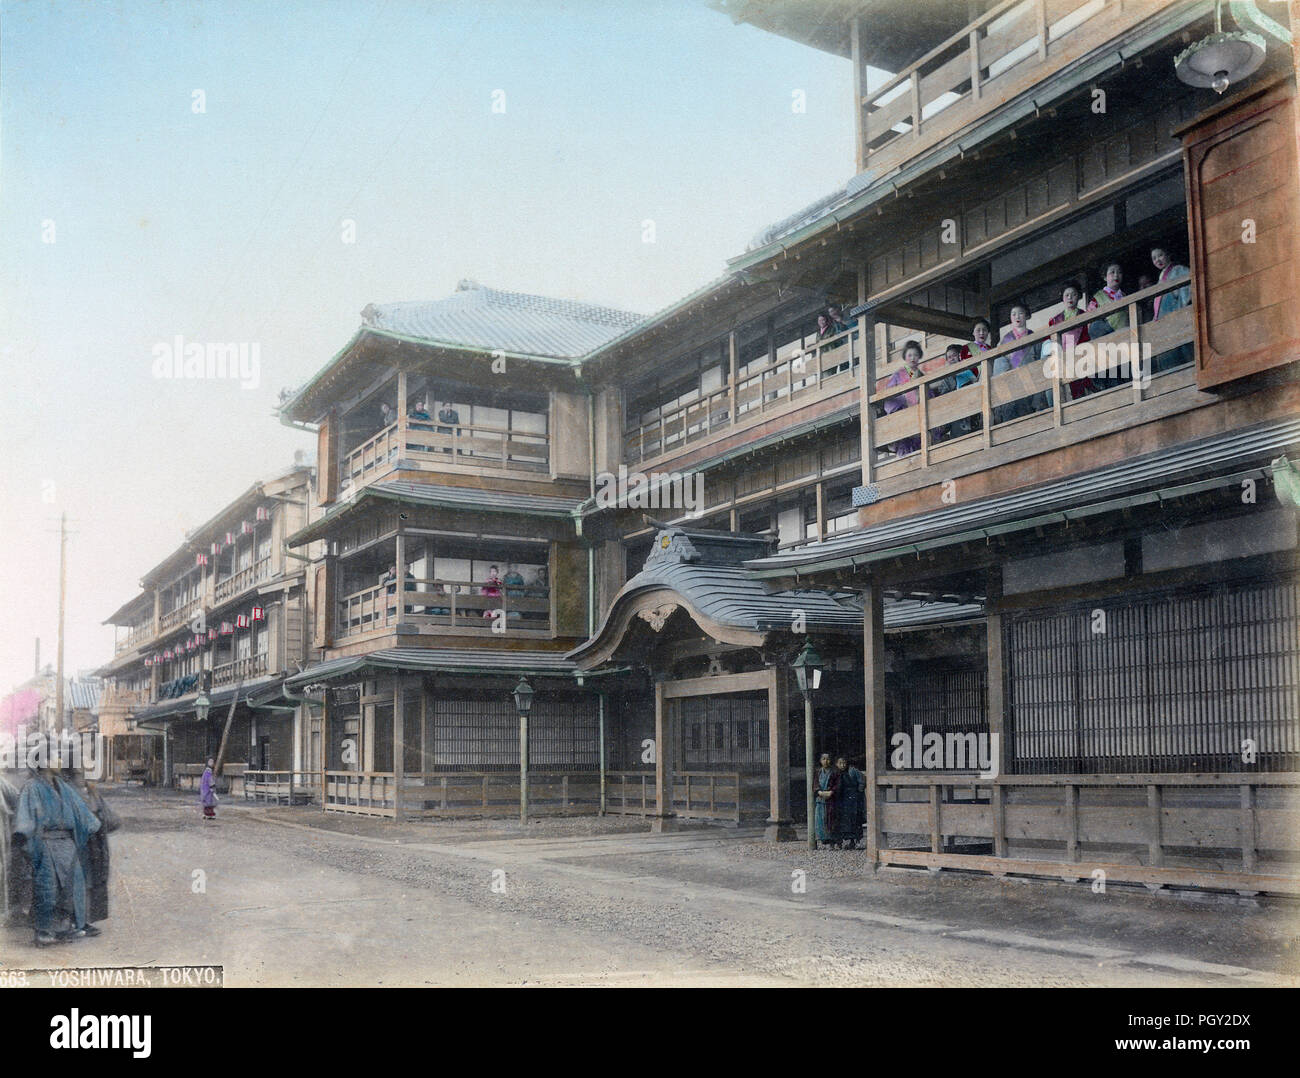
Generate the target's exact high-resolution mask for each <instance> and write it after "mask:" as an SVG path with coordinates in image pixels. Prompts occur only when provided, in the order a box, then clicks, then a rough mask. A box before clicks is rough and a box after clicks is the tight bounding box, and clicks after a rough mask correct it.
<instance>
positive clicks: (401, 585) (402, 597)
mask: <svg viewBox="0 0 1300 1078" xmlns="http://www.w3.org/2000/svg"><path fill="white" fill-rule="evenodd" d="M395 543H396V547H397V556H396V563H395V566H394V568H395V570H396V572H397V582H396V584H395V585H394V591H395V592H396V596H397V605H396V606H394V608H393V611H394V614H393V616H394V618H395V619H396V620H397V621H399V622H400V621H401V620H402V612H403V611H404V610H405V609H406V606H405V605H404V604H405V602H406V533H405V532H404V531H403V530H402V523H401V521H398V522H397V539H396V541H395ZM387 617H388V597H387V596H385V597H384V619H385V620H384V624H388V621H387Z"/></svg>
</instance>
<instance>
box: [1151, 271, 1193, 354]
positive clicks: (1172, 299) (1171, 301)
mask: <svg viewBox="0 0 1300 1078" xmlns="http://www.w3.org/2000/svg"><path fill="white" fill-rule="evenodd" d="M1151 264H1152V265H1153V266H1155V268H1156V269H1157V270H1159V271H1160V278H1159V283H1160V284H1163V283H1164V282H1165V281H1173V280H1177V279H1178V278H1179V277H1190V276H1191V270H1189V269H1188V268H1187V267H1186V266H1184V265H1182V264H1181V263H1178V262H1175V261H1174V260H1173V259H1172V258H1170V257H1169V252H1168V251H1166V250H1165V249H1164V248H1163V247H1153V248H1151ZM1191 303H1192V288H1191V285H1183V287H1182V288H1175V289H1174V290H1173V291H1172V292H1166V293H1165V294H1164V295H1163V296H1156V298H1155V300H1154V301H1153V306H1152V313H1151V319H1152V321H1156V320H1158V319H1160V318H1163V317H1164V316H1165V315H1168V314H1172V313H1173V312H1174V311H1178V310H1182V308H1184V307H1190V306H1191ZM1192 357H1193V353H1192V346H1191V345H1190V344H1180V345H1179V346H1178V347H1177V348H1171V349H1169V351H1167V352H1161V353H1160V355H1158V356H1156V357H1155V359H1154V360H1152V363H1151V371H1152V373H1153V374H1155V373H1159V372H1160V371H1167V370H1169V369H1170V368H1172V367H1180V366H1182V365H1183V364H1184V363H1190V362H1191V361H1192Z"/></svg>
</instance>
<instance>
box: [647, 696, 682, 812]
mask: <svg viewBox="0 0 1300 1078" xmlns="http://www.w3.org/2000/svg"><path fill="white" fill-rule="evenodd" d="M672 706H673V705H672V704H671V703H670V702H669V701H667V700H665V699H664V685H663V682H662V681H656V682H655V798H656V809H657V812H656V813H655V817H654V820H653V822H652V824H651V828H652V830H654V831H668V830H671V829H672V820H673V817H674V815H675V813H674V812H673V753H674V752H675V751H676V747H675V746H674V745H673V740H674V738H673V733H674V731H673V729H672V726H673V721H672V715H671V714H670V709H671V708H672Z"/></svg>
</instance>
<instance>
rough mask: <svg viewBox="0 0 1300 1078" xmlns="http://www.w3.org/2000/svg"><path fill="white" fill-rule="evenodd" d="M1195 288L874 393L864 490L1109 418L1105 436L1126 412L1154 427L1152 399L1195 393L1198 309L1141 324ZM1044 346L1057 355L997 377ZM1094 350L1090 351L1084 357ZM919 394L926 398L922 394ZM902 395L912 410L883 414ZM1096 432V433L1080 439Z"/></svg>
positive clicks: (1094, 314)
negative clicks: (1085, 333)
mask: <svg viewBox="0 0 1300 1078" xmlns="http://www.w3.org/2000/svg"><path fill="white" fill-rule="evenodd" d="M1190 283H1191V281H1190V278H1187V277H1183V278H1176V279H1173V280H1169V281H1165V282H1162V283H1160V284H1157V285H1154V286H1152V287H1151V288H1147V289H1143V290H1142V291H1140V292H1135V293H1133V294H1132V295H1131V296H1125V297H1123V298H1122V299H1120V300H1118V301H1116V302H1114V303H1109V304H1107V305H1106V306H1104V307H1098V308H1097V309H1096V310H1093V311H1088V312H1087V313H1086V315H1084V316H1082V317H1079V318H1076V319H1072V320H1071V321H1069V322H1067V323H1063V324H1057V325H1055V326H1050V327H1048V328H1045V329H1041V330H1037V331H1036V332H1033V333H1030V334H1029V335H1027V336H1025V337H1021V338H1020V339H1019V340H1016V341H1014V342H1010V343H1007V344H1003V345H999V346H998V347H996V348H993V349H990V350H989V351H987V352H981V353H979V354H978V355H976V356H972V357H971V358H970V359H966V360H962V361H960V362H958V363H952V364H948V365H944V366H940V367H936V368H935V369H933V370H929V371H925V373H924V374H923V375H922V376H921V377H920V378H915V379H913V380H911V381H908V382H904V383H902V384H900V385H897V386H891V387H889V388H888V389H882V390H878V391H877V392H876V393H875V395H874V396H872V397H871V406H872V407H871V408H870V409H869V414H870V416H871V418H870V421H869V423H868V438H869V443H868V444H869V447H870V449H871V452H870V454H869V456H868V461H867V472H868V474H867V479H868V481H877V480H887V479H889V478H891V477H893V476H897V475H902V474H904V473H907V472H911V471H913V470H915V469H918V468H919V469H922V470H924V469H928V468H930V467H932V466H936V465H941V464H946V463H948V462H949V461H952V460H954V459H956V458H960V457H963V456H965V455H966V454H969V453H978V452H981V451H983V450H986V449H991V448H993V447H995V446H1002V445H1005V444H1007V443H1009V442H1014V441H1016V440H1017V439H1020V438H1025V437H1028V436H1030V435H1035V434H1041V433H1043V432H1045V431H1050V430H1053V429H1056V430H1058V431H1059V430H1060V429H1061V428H1063V427H1067V426H1070V425H1072V424H1076V423H1079V422H1081V421H1084V420H1088V419H1092V418H1093V417H1097V416H1102V415H1105V416H1106V417H1107V418H1106V420H1105V421H1104V422H1105V423H1106V425H1107V427H1108V429H1111V428H1113V427H1115V426H1123V425H1127V423H1126V417H1125V415H1124V414H1123V413H1125V412H1127V413H1129V414H1130V416H1131V419H1130V420H1129V421H1131V422H1141V421H1143V420H1144V419H1146V418H1152V415H1153V413H1152V411H1151V408H1152V407H1153V405H1152V402H1153V401H1155V400H1156V398H1158V397H1161V396H1163V395H1164V394H1167V393H1170V392H1173V391H1176V390H1185V389H1187V388H1188V387H1194V386H1195V372H1194V370H1193V369H1192V358H1193V357H1192V344H1191V341H1192V338H1193V329H1194V323H1193V318H1194V310H1193V308H1192V307H1191V306H1186V307H1182V308H1179V309H1176V310H1173V311H1168V312H1166V313H1163V314H1162V315H1161V317H1159V318H1158V319H1154V320H1152V321H1148V322H1142V321H1140V312H1141V311H1142V305H1143V304H1144V303H1145V302H1146V301H1149V300H1153V299H1154V298H1155V297H1157V296H1162V295H1165V294H1166V293H1169V292H1174V291H1176V290H1178V289H1183V288H1188V287H1189V286H1190ZM1124 312H1127V317H1128V325H1127V326H1122V327H1120V328H1119V329H1116V330H1114V331H1113V332H1110V333H1107V334H1105V335H1104V336H1101V335H1099V336H1098V337H1096V338H1094V339H1092V340H1090V341H1089V342H1086V344H1083V345H1079V346H1078V347H1077V348H1075V349H1073V350H1070V349H1067V350H1065V351H1062V341H1061V335H1062V333H1063V332H1064V333H1068V334H1073V333H1078V332H1079V330H1081V329H1082V328H1083V327H1085V326H1088V325H1092V324H1093V323H1096V322H1098V321H1100V320H1102V319H1105V318H1107V317H1108V316H1109V317H1113V316H1115V315H1117V314H1122V313H1124ZM1046 341H1050V342H1052V353H1053V354H1052V355H1051V356H1046V355H1045V356H1044V357H1043V358H1041V359H1035V360H1032V361H1030V362H1027V363H1024V364H1022V365H1021V366H1020V367H1016V368H1012V369H1010V370H1007V371H1005V372H1003V373H1000V374H994V373H993V368H994V365H995V363H996V361H997V360H998V359H999V358H1000V357H1004V356H1011V355H1012V354H1014V353H1017V352H1023V351H1024V350H1025V349H1028V348H1036V346H1038V345H1040V344H1042V343H1043V342H1046ZM1089 346H1090V351H1085V350H1084V349H1086V348H1089ZM1139 357H1140V365H1139ZM1089 360H1092V361H1094V362H1095V366H1093V367H1092V369H1088V368H1087V367H1084V366H1082V364H1083V363H1085V362H1088V361H1089ZM1072 363H1073V364H1075V365H1072ZM1153 368H1154V369H1158V373H1155V370H1154V369H1153ZM962 371H975V372H977V375H978V380H977V381H976V382H975V383H974V384H971V385H967V386H964V387H962V388H960V389H951V390H949V391H948V392H944V393H942V394H941V395H938V396H932V393H933V392H934V386H935V383H936V382H939V381H941V380H947V379H952V378H953V377H954V376H955V375H957V374H959V373H961V372H962ZM1135 375H1136V376H1135ZM1107 382H1111V383H1117V384H1112V385H1106V384H1105V383H1107ZM922 388H923V389H924V392H919V391H920V390H921V389H922ZM905 394H912V395H914V398H915V403H909V404H907V405H906V406H904V407H902V408H901V409H899V410H897V411H894V412H892V414H878V413H880V412H882V411H883V407H884V405H885V403H886V402H887V401H890V400H894V399H897V398H898V397H900V396H903V395H905ZM1095 433H1098V430H1097V429H1094V430H1091V431H1088V432H1085V433H1083V434H1082V435H1081V436H1085V437H1086V436H1091V435H1092V434H1095Z"/></svg>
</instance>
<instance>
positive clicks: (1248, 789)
mask: <svg viewBox="0 0 1300 1078" xmlns="http://www.w3.org/2000/svg"><path fill="white" fill-rule="evenodd" d="M1258 864H1259V860H1258V852H1257V850H1256V849H1255V789H1254V787H1253V786H1249V785H1246V784H1243V785H1242V786H1241V871H1242V872H1254V871H1256V869H1257V867H1258Z"/></svg>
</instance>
